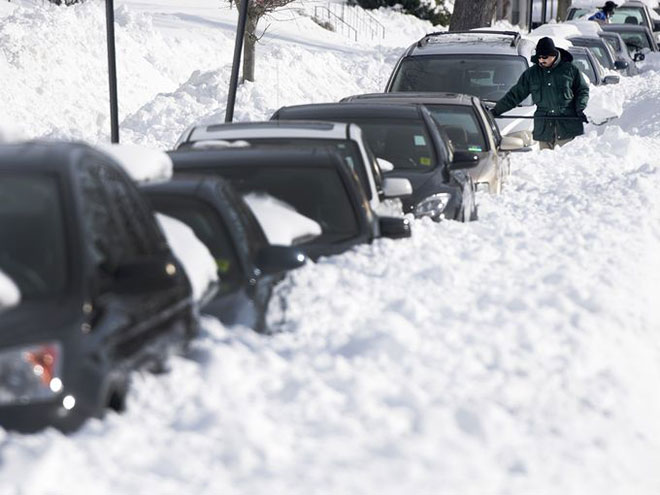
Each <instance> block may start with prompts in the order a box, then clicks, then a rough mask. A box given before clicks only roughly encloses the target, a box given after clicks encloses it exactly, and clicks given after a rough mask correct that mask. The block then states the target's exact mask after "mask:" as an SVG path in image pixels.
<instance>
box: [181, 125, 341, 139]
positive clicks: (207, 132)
mask: <svg viewBox="0 0 660 495" xmlns="http://www.w3.org/2000/svg"><path fill="white" fill-rule="evenodd" d="M347 125H348V124H345V123H334V122H311V121H299V122H292V121H278V120H274V121H268V122H250V123H240V124H219V125H209V126H200V127H196V128H195V129H194V130H193V131H192V134H191V135H190V137H189V138H188V141H206V140H212V139H213V140H217V139H221V140H227V139H248V138H255V139H256V138H280V137H281V138H320V139H321V138H322V139H346V127H347Z"/></svg>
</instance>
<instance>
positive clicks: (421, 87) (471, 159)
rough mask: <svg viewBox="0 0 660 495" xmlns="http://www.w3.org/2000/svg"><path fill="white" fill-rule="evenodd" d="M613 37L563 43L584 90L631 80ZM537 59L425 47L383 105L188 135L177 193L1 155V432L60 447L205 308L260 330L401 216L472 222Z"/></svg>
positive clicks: (178, 160)
mask: <svg viewBox="0 0 660 495" xmlns="http://www.w3.org/2000/svg"><path fill="white" fill-rule="evenodd" d="M617 36H618V37H613V36H606V35H603V36H601V37H595V40H594V39H592V38H590V37H587V38H588V39H586V40H584V39H575V40H574V41H575V42H576V44H582V45H584V47H581V46H575V47H573V48H571V53H573V56H574V57H575V61H576V63H578V64H580V66H581V68H582V69H583V71H584V72H585V74H586V75H587V77H589V78H590V80H591V81H592V82H593V83H594V84H600V83H605V84H606V83H608V78H613V77H616V76H613V75H611V74H606V73H605V72H604V70H602V67H601V64H600V63H599V62H598V57H599V55H597V54H596V52H599V53H600V52H601V51H602V53H601V56H603V57H605V58H604V59H603V60H606V61H607V63H610V64H611V65H612V68H614V69H617V70H621V71H623V70H627V69H628V68H629V66H630V63H628V66H625V67H624V65H625V64H622V63H619V62H620V57H619V58H617V57H616V55H615V54H613V51H612V50H611V49H610V47H611V46H614V45H616V42H618V43H619V45H618V47H619V51H618V52H620V51H621V50H620V49H622V45H623V43H624V42H625V37H623V34H621V35H619V34H617ZM603 40H605V41H603ZM532 50H533V43H532V42H531V41H530V40H526V39H524V38H521V36H520V35H519V34H518V33H513V32H503V31H484V30H476V31H469V32H462V33H451V34H446V33H432V34H429V35H427V36H425V37H424V38H422V39H421V40H419V41H418V42H416V43H415V44H414V45H412V46H411V47H410V48H409V49H408V50H406V52H405V53H404V54H403V56H402V57H401V59H400V60H399V62H398V63H397V64H396V66H395V68H394V71H393V73H392V76H391V77H390V80H389V82H388V84H387V87H386V88H385V92H384V93H379V94H364V95H353V96H349V97H346V98H344V99H343V100H342V101H340V102H333V103H317V104H307V105H296V106H288V107H283V108H280V109H278V110H277V111H276V112H275V113H274V114H273V115H272V117H271V119H270V120H269V121H265V122H249V123H236V124H207V125H194V126H192V127H190V128H189V129H187V130H186V131H185V132H184V133H183V134H182V135H181V137H180V139H179V140H178V142H177V143H176V145H175V149H173V150H171V151H169V152H168V157H169V161H171V165H172V171H173V175H172V177H171V178H169V180H165V181H160V182H155V183H142V184H137V183H136V182H135V181H134V180H132V179H131V178H130V177H129V175H127V173H126V171H125V167H124V168H122V166H120V165H119V164H118V163H117V162H116V161H115V160H114V159H113V158H112V157H111V156H110V155H108V154H107V153H104V152H101V151H100V150H98V149H95V148H92V147H90V146H87V145H84V144H75V143H52V142H51V143H42V142H31V143H22V144H14V145H3V146H0V274H3V277H4V276H6V277H8V278H9V279H10V280H11V281H12V283H13V284H15V285H16V287H17V290H19V291H20V294H21V302H20V304H18V305H16V306H13V307H10V308H3V307H2V306H0V426H2V427H4V428H8V429H17V430H21V431H34V430H36V429H40V428H43V427H44V426H47V425H53V426H56V427H57V428H60V429H62V430H65V431H68V430H72V429H75V428H77V427H78V426H79V425H80V424H81V423H82V422H83V421H84V420H85V419H86V418H88V417H90V416H102V415H103V413H104V411H105V410H106V409H107V408H111V409H115V410H121V409H122V408H123V407H124V401H125V396H126V392H127V389H128V384H129V380H130V373H131V372H132V371H133V370H135V369H141V368H154V369H159V368H162V363H163V362H164V360H165V359H166V358H167V356H168V354H170V353H171V352H177V351H178V350H180V349H183V348H185V347H186V346H187V345H188V343H189V342H190V341H191V339H193V338H194V337H195V336H196V334H197V332H198V316H199V314H200V312H204V313H208V314H211V315H214V316H217V317H218V318H219V319H221V320H222V321H223V322H224V323H226V324H227V325H235V324H240V325H245V326H249V327H251V328H254V329H255V330H257V331H260V332H268V331H269V329H268V328H267V326H266V312H267V310H268V306H269V304H271V295H272V293H273V288H274V286H275V285H276V284H277V283H278V281H280V280H281V278H282V277H283V276H284V274H285V273H286V272H287V271H289V270H292V269H295V268H298V267H300V266H302V265H303V264H304V263H305V262H306V260H307V259H312V260H317V259H318V258H319V257H321V256H331V255H335V254H339V253H342V252H345V251H347V250H349V249H351V248H352V247H354V246H356V245H358V244H363V243H369V242H372V241H373V240H375V239H378V238H390V239H400V238H405V237H409V236H410V235H411V222H410V217H411V216H414V217H416V218H430V219H431V220H433V221H446V220H457V221H471V220H476V219H477V217H478V209H477V202H476V199H475V198H476V196H475V191H476V190H477V188H479V187H483V188H485V189H487V190H488V191H489V192H490V193H492V194H499V193H500V192H501V191H502V188H503V185H504V184H505V183H506V178H507V177H508V175H509V173H510V158H509V153H510V152H515V151H528V150H529V149H530V145H531V144H532V139H531V132H530V128H529V121H527V120H523V119H519V121H515V120H514V121H504V120H497V121H496V120H495V119H494V118H493V117H492V115H491V113H490V112H489V110H488V108H489V105H492V104H493V103H494V102H495V101H496V100H497V99H499V98H500V97H501V96H503V95H504V94H505V93H506V92H507V91H508V89H509V88H510V87H511V86H512V85H513V84H515V82H516V81H517V79H518V77H519V76H520V74H521V73H522V72H523V71H524V70H526V69H527V67H529V64H530V57H531V54H532ZM635 60H637V59H635ZM633 65H634V62H633ZM610 82H613V80H612V79H610ZM515 111H518V112H519V114H518V115H522V116H526V115H531V114H532V113H533V111H534V107H533V105H532V104H531V102H529V101H528V102H525V103H524V104H523V106H522V107H520V108H519V109H517V110H515ZM515 111H514V112H513V113H515ZM155 213H160V214H164V215H167V216H168V217H171V218H174V219H176V220H178V221H180V222H183V223H184V224H186V225H187V226H188V227H189V228H190V229H191V230H192V232H193V233H194V235H195V237H196V238H197V239H198V240H199V241H201V243H203V245H204V246H205V247H206V249H207V250H208V252H209V254H210V256H211V257H212V259H213V261H214V263H215V267H216V271H217V275H218V278H219V282H218V284H216V285H213V284H211V285H209V287H208V288H207V290H206V291H205V293H204V294H203V295H202V296H201V297H197V298H196V297H193V292H192V290H191V284H190V280H189V279H188V277H186V273H185V271H184V267H183V266H182V264H181V260H180V259H177V257H176V255H175V253H174V252H173V250H172V248H171V247H170V245H168V242H167V239H166V237H165V236H164V234H163V231H162V230H161V227H160V226H159V224H158V222H157V221H156V219H155V216H154V214H155ZM278 302H280V301H278Z"/></svg>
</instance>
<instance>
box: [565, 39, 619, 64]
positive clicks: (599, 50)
mask: <svg viewBox="0 0 660 495" xmlns="http://www.w3.org/2000/svg"><path fill="white" fill-rule="evenodd" d="M573 44H574V45H575V46H584V47H587V48H588V49H589V51H591V53H593V54H594V56H595V57H596V59H598V61H599V62H600V65H602V66H603V67H606V68H609V69H612V68H614V64H613V63H612V60H610V57H609V56H608V55H609V54H608V52H607V50H606V49H605V47H604V46H601V45H597V44H595V43H591V42H584V43H580V42H575V43H573Z"/></svg>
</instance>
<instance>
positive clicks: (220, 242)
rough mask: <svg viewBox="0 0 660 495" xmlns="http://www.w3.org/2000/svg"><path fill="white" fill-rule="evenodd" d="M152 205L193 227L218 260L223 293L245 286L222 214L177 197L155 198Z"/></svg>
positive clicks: (160, 196) (192, 200) (190, 199)
mask: <svg viewBox="0 0 660 495" xmlns="http://www.w3.org/2000/svg"><path fill="white" fill-rule="evenodd" d="M150 201H151V203H152V204H153V206H154V208H155V209H156V211H158V212H160V213H163V214H165V215H167V216H170V217H173V218H176V219H177V220H180V221H181V222H183V223H185V224H186V225H188V227H190V228H191V229H192V230H193V232H194V233H195V237H197V238H198V239H199V240H200V241H201V242H202V243H203V244H204V245H205V246H206V247H207V249H208V250H209V252H210V253H211V256H213V259H214V260H215V264H216V267H217V269H218V277H219V278H220V291H221V292H222V293H225V292H230V291H232V290H233V289H234V288H236V287H237V286H239V285H240V284H241V280H242V278H243V277H242V271H241V265H240V263H239V258H238V255H237V253H236V249H235V247H234V244H233V241H232V239H231V237H230V236H229V232H228V230H227V226H226V225H225V224H224V221H223V219H222V217H221V216H220V214H219V213H218V212H217V211H215V210H214V209H213V208H211V207H210V206H209V205H207V204H206V203H204V202H203V201H200V200H198V199H193V198H182V197H179V196H175V195H153V196H150Z"/></svg>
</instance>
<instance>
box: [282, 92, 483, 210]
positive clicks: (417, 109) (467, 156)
mask: <svg viewBox="0 0 660 495" xmlns="http://www.w3.org/2000/svg"><path fill="white" fill-rule="evenodd" d="M271 118H272V119H273V120H287V121H288V120H305V119H316V120H327V121H331V122H351V123H355V124H357V125H359V126H360V128H361V129H362V132H363V134H364V136H365V138H366V140H367V142H368V143H369V146H370V147H371V149H372V150H373V151H374V153H375V154H376V156H378V157H380V158H384V159H386V160H388V161H389V162H391V163H392V164H393V165H394V170H392V171H391V172H388V173H387V175H388V176H391V177H403V178H405V179H408V180H410V182H411V184H412V186H413V194H412V195H411V196H408V197H405V198H402V203H403V208H404V212H406V213H413V214H414V215H415V216H416V217H424V216H427V217H430V218H432V219H433V220H440V219H442V218H447V219H451V220H459V221H468V220H475V219H476V217H477V207H476V203H475V200H474V183H473V182H472V179H471V178H470V175H469V174H468V172H467V171H466V170H465V169H467V168H472V167H475V166H476V165H477V164H478V157H477V156H476V155H475V154H474V153H468V152H464V151H457V152H455V153H454V151H453V149H452V147H451V144H450V143H449V141H448V139H447V136H446V134H443V133H442V132H441V131H440V129H438V127H437V125H436V124H435V121H434V120H433V117H432V116H431V113H430V112H429V111H428V110H427V109H426V108H425V107H424V106H423V105H418V104H413V103H410V104H400V105H387V104H383V103H378V102H362V101H359V102H350V103H318V104H311V105H299V106H291V107H282V108H280V109H279V110H277V112H275V114H274V115H273V116H272V117H271Z"/></svg>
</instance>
